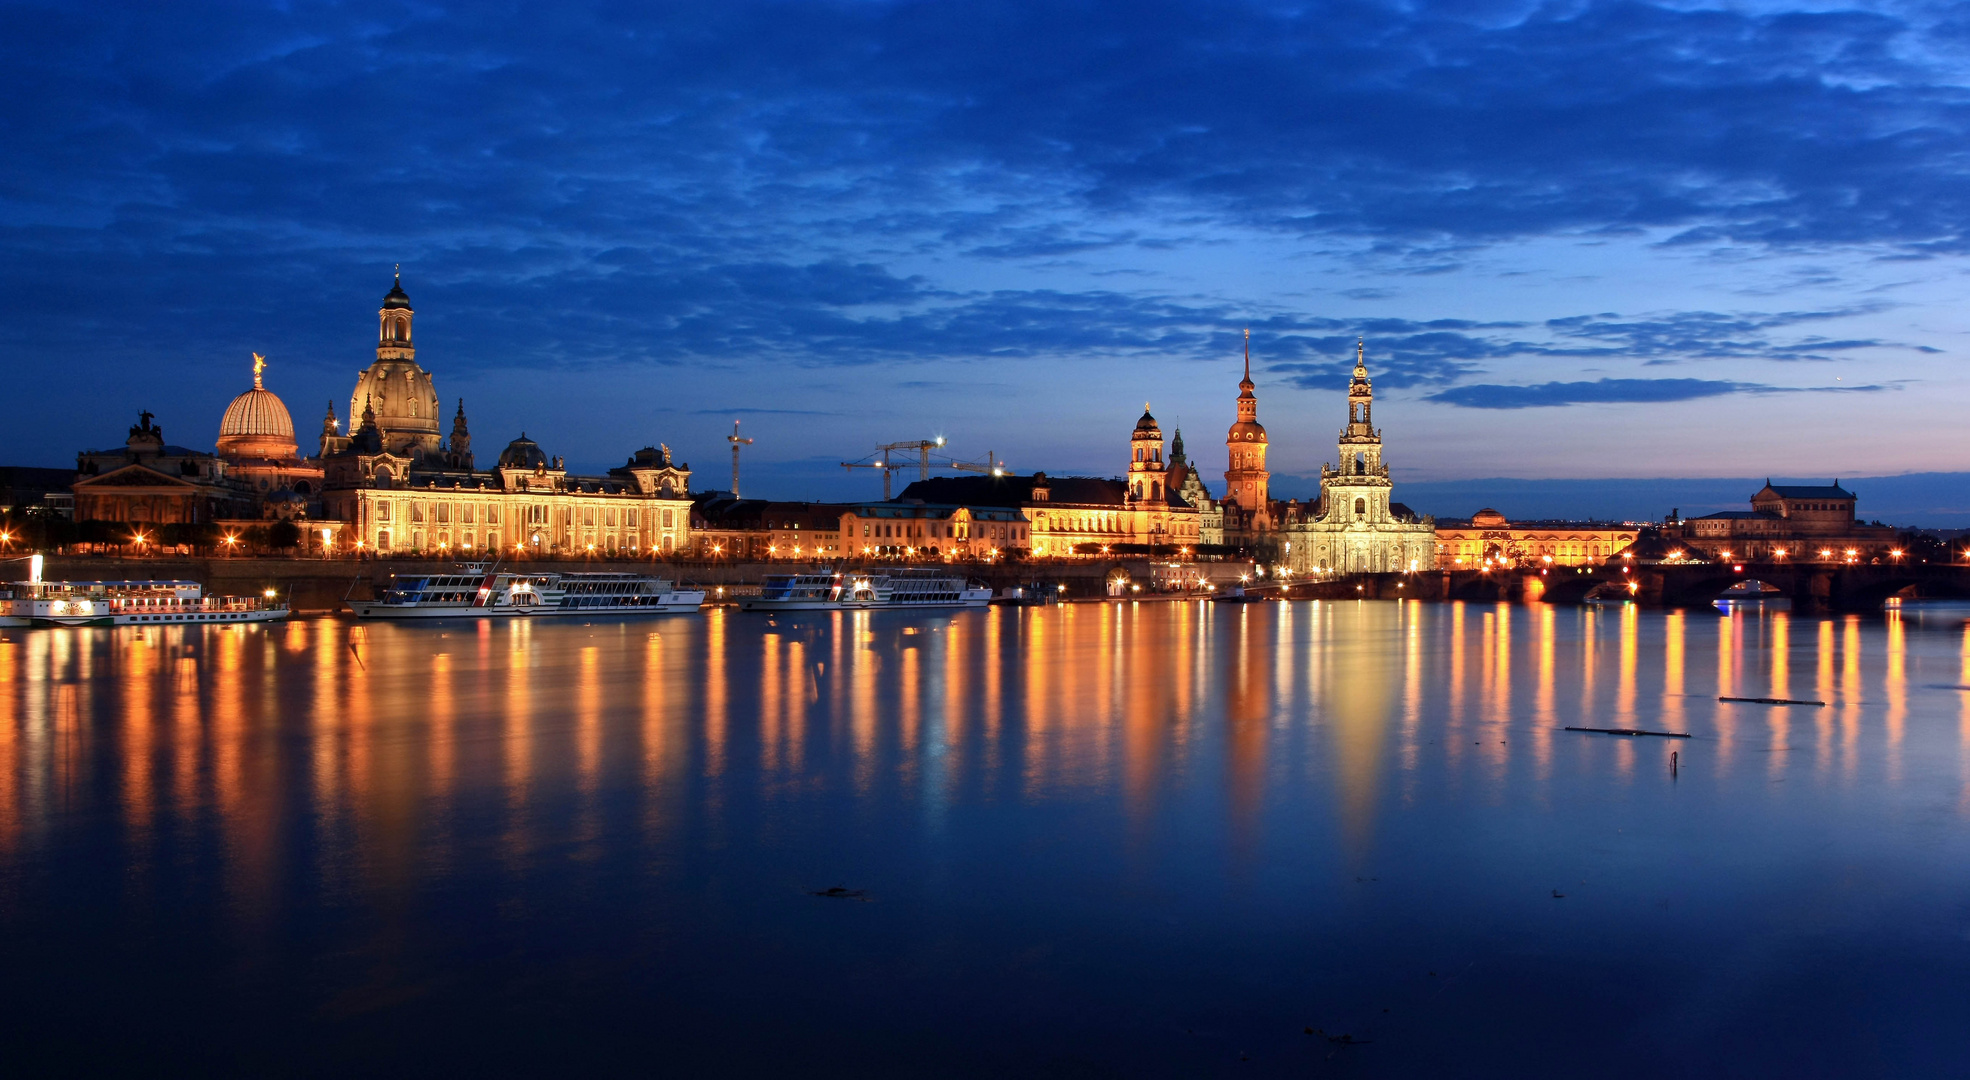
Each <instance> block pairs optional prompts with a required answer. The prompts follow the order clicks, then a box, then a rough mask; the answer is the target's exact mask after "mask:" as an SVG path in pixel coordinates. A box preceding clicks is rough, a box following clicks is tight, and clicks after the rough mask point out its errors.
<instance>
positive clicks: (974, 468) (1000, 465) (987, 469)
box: [942, 450, 1006, 476]
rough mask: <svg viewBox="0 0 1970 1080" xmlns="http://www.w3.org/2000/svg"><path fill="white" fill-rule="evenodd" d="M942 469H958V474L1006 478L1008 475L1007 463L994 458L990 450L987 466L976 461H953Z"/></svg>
mask: <svg viewBox="0 0 1970 1080" xmlns="http://www.w3.org/2000/svg"><path fill="white" fill-rule="evenodd" d="M942 467H943V468H947V469H956V470H957V471H958V472H975V473H987V474H989V475H992V476H1004V475H1005V474H1006V463H1005V462H1003V461H1000V460H999V459H998V458H995V457H993V456H992V452H991V451H990V450H987V451H985V464H983V465H980V464H978V463H977V462H975V461H952V462H946V463H945V464H944V465H943V466H942Z"/></svg>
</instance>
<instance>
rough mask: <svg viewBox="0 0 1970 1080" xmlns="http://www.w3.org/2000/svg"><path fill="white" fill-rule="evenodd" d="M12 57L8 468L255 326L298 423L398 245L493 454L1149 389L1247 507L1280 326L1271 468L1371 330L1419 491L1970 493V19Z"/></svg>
mask: <svg viewBox="0 0 1970 1080" xmlns="http://www.w3.org/2000/svg"><path fill="white" fill-rule="evenodd" d="M0 71H4V72H5V73H6V74H5V75H4V76H0V78H4V79H5V81H6V93H5V94H4V95H0V145H4V147H5V151H6V152H5V153H3V154H0V234H4V238H5V239H4V243H0V364H4V367H5V370H6V371H7V372H8V373H9V374H10V375H11V382H12V384H13V386H14V387H15V390H16V393H17V395H19V396H17V397H16V399H15V404H16V407H15V408H14V409H11V410H9V413H10V415H9V419H8V421H7V423H6V424H4V425H0V463H7V464H20V465H62V464H65V463H68V462H72V461H73V459H74V453H75V452H76V451H77V450H80V449H83V448H93V447H103V446H112V445H116V444H118V443H120V442H121V441H122V438H123V435H124V432H125V430H126V429H127V427H128V426H129V425H130V424H131V423H132V422H134V420H135V416H136V413H137V412H138V410H140V409H149V410H151V411H153V412H155V413H156V414H157V416H158V421H159V423H160V424H161V425H162V426H163V428H164V430H165V432H166V435H167V437H168V438H169V439H170V440H171V441H172V442H174V443H181V444H183V445H188V446H198V447H210V446H211V444H212V442H213V440H214V439H215V438H216V435H217V430H216V429H217V425H218V420H219V416H220V414H221V413H222V412H223V410H224V408H225V405H226V403H227V402H228V401H229V400H230V399H231V397H232V396H233V395H234V394H237V393H239V392H240V391H241V390H244V389H245V388H247V387H248V386H249V385H251V372H250V367H251V362H252V359H251V354H252V353H254V352H260V353H263V354H265V355H267V356H268V358H269V361H270V364H271V366H270V367H269V369H268V372H267V385H268V386H269V388H271V389H273V390H275V391H276V392H278V393H279V394H281V395H282V397H283V398H284V399H285V401H286V402H287V404H288V406H289V408H290V410H291V412H292V413H293V415H294V418H295V426H296V429H297V432H298V433H299V434H300V435H301V438H302V440H303V442H304V444H305V443H307V442H309V441H311V440H312V437H313V435H314V433H316V432H318V431H319V430H320V425H321V421H322V417H323V413H324V411H325V407H326V406H327V405H328V403H330V402H336V403H337V408H338V410H339V411H346V402H347V399H348V395H349V393H350V389H351V387H352V386H353V385H354V380H355V376H356V373H357V372H358V371H359V370H360V369H361V368H362V367H363V366H365V365H366V364H367V363H368V362H369V361H370V360H371V359H372V358H373V355H374V353H373V350H374V346H375V340H376V309H377V307H378V305H379V304H380V302H381V299H382V296H383V293H384V292H385V291H387V290H388V288H389V286H390V281H391V273H392V268H393V267H395V266H397V265H399V264H400V265H401V266H402V273H403V284H404V288H405V290H406V291H407V292H408V293H409V294H410V296H411V299H412V303H413V305H414V306H415V308H416V311H417V325H416V340H417V345H418V359H419V361H420V362H421V363H422V364H423V365H424V366H425V367H426V368H427V369H428V370H430V371H431V372H433V374H434V375H435V377H436V380H437V385H438V390H439V393H440V394H441V395H442V396H444V397H445V399H446V401H447V408H449V407H450V405H451V403H452V401H453V399H458V398H462V399H463V400H464V402H465V407H466V410H467V413H468V416H469V418H470V423H471V427H472V431H473V439H474V447H475V450H477V452H478V454H479V457H480V460H481V462H482V463H484V462H486V461H489V460H490V459H491V458H492V457H493V456H494V455H495V454H496V453H497V451H498V449H499V447H501V446H503V445H504V444H505V443H506V441H507V440H509V439H511V438H513V437H515V436H517V435H519V434H520V433H521V432H522V431H525V432H526V433H527V434H528V435H529V436H530V437H532V438H534V439H535V440H537V441H538V442H540V443H541V444H542V446H543V447H545V448H546V449H547V451H548V452H549V453H553V454H559V455H562V456H565V457H566V458H567V459H568V461H569V463H570V465H571V466H576V467H581V468H590V469H600V468H604V467H607V466H610V465H614V464H620V463H621V462H622V460H624V459H625V458H626V457H627V456H628V455H629V454H630V453H631V452H633V451H634V450H636V449H637V448H639V447H642V446H646V445H650V444H652V443H657V442H663V443H666V444H668V445H669V446H671V447H672V449H673V450H674V451H675V452H676V454H677V455H678V456H679V458H681V459H682V460H684V461H688V462H690V463H691V465H692V466H693V468H694V469H695V470H696V473H697V475H696V477H695V478H694V486H699V487H704V488H711V487H726V486H729V470H730V454H729V446H728V444H727V443H726V441H725V438H724V436H725V435H727V434H729V433H730V432H731V430H732V423H733V421H734V420H738V421H741V422H742V429H743V432H744V434H746V435H747V436H750V437H753V438H754V439H755V440H756V442H755V443H754V444H752V445H751V446H749V447H747V448H746V450H745V451H744V454H745V465H744V468H745V476H746V480H745V483H744V487H745V489H746V494H748V495H764V496H774V497H781V498H872V497H876V496H877V495H879V493H880V489H881V481H880V476H879V475H878V474H877V473H875V472H874V471H871V470H858V471H853V472H851V471H849V470H844V469H842V468H840V467H839V463H840V462H843V461H851V460H857V459H865V458H867V457H868V455H869V454H870V452H871V450H872V449H873V447H874V446H875V445H876V444H878V443H882V442H892V441H903V440H915V439H921V438H929V437H943V438H945V439H947V440H948V446H949V448H950V452H951V454H952V455H953V456H954V457H958V458H970V459H974V460H982V459H983V458H984V457H985V455H986V454H987V453H988V452H990V453H991V454H993V455H995V457H996V458H997V459H1002V460H1004V461H1006V462H1007V463H1008V464H1009V465H1010V467H1012V468H1014V469H1017V470H1020V471H1026V470H1032V469H1045V470H1047V471H1049V472H1051V473H1054V474H1070V473H1078V474H1091V475H1112V474H1116V473H1119V472H1121V471H1122V470H1123V469H1124V468H1125V460H1126V457H1127V451H1128V440H1129V433H1130V430H1131V428H1132V427H1133V424H1134V422H1135V418H1136V417H1137V416H1138V415H1139V414H1140V410H1141V407H1142V405H1143V404H1144V403H1145V402H1147V403H1149V405H1150V408H1151V409H1152V410H1153V411H1154V412H1155V414H1156V416H1157V417H1158V418H1159V420H1161V422H1162V424H1163V426H1164V429H1165V431H1166V432H1167V431H1169V430H1171V429H1172V428H1174V427H1177V426H1181V427H1182V429H1183V433H1184V440H1185V444H1186V449H1187V450H1188V451H1189V453H1190V455H1191V456H1192V458H1193V459H1195V460H1196V461H1197V462H1198V464H1199V466H1200V468H1201V469H1202V471H1203V473H1204V475H1205V478H1206V479H1207V481H1208V482H1209V483H1210V485H1211V486H1212V488H1213V489H1214V490H1216V491H1221V490H1222V484H1223V482H1222V479H1221V473H1222V471H1223V469H1224V467H1225V452H1224V446H1223V432H1224V430H1225V428H1226V427H1228V426H1229V425H1230V423H1231V422H1232V420H1233V419H1234V418H1235V417H1234V404H1233V403H1234V400H1235V398H1236V395H1237V385H1236V384H1237V381H1238V378H1239V375H1240V365H1241V363H1242V353H1241V349H1242V344H1243V333H1244V331H1245V330H1246V329H1247V328H1249V329H1250V331H1251V351H1252V373H1253V379H1254V381H1255V382H1256V383H1257V384H1258V394H1259V417H1260V420H1261V421H1262V422H1263V423H1265V424H1266V426H1267V428H1268V430H1269V432H1270V437H1271V463H1272V469H1273V473H1274V481H1273V490H1274V492H1275V494H1277V495H1279V496H1281V497H1284V496H1288V495H1298V496H1301V497H1305V496H1307V495H1310V494H1312V493H1314V492H1315V491H1317V488H1318V479H1317V478H1318V475H1319V470H1320V466H1321V464H1322V463H1323V462H1326V461H1331V460H1333V459H1334V441H1335V438H1336V435H1337V433H1338V431H1339V429H1340V427H1341V426H1342V424H1343V422H1344V421H1345V414H1346V404H1345V401H1346V397H1345V394H1346V383H1347V373H1348V371H1349V370H1350V368H1351V367H1352V364H1353V359H1354V351H1355V343H1356V341H1357V340H1360V341H1363V342H1364V343H1365V348H1366V351H1367V359H1368V364H1369V369H1370V372H1371V374H1372V376H1373V377H1374V380H1375V388H1376V410H1375V417H1376V420H1377V422H1378V423H1379V424H1380V425H1381V427H1382V429H1383V433H1384V438H1385V441H1386V451H1385V457H1386V460H1388V461H1389V462H1390V464H1391V465H1392V467H1393V470H1394V476H1395V479H1396V481H1397V485H1398V487H1397V497H1398V499H1400V498H1403V493H1404V489H1403V488H1402V486H1401V485H1402V484H1403V483H1405V482H1411V483H1415V484H1417V485H1418V488H1417V490H1418V492H1419V493H1431V494H1432V498H1434V499H1435V500H1437V501H1439V502H1440V503H1441V505H1440V506H1430V505H1418V506H1417V509H1419V510H1423V511H1430V510H1437V511H1438V512H1441V513H1445V514H1452V513H1468V512H1469V510H1470V509H1471V508H1470V507H1466V506H1463V505H1461V503H1462V502H1464V501H1468V500H1465V499H1459V498H1457V497H1455V496H1456V493H1457V491H1458V488H1457V486H1456V482H1459V481H1467V480H1472V479H1478V478H1497V477H1512V478H1529V479H1551V480H1567V481H1575V480H1594V479H1606V478H1635V477H1650V478H1689V479H1692V480H1694V479H1712V480H1714V479H1717V478H1734V477H1759V478H1762V477H1763V476H1765V475H1767V474H1783V475H1786V476H1792V477H1796V478H1801V479H1805V478H1820V480H1821V482H1824V480H1825V479H1830V478H1833V477H1836V476H1839V477H1848V476H1855V477H1858V476H1870V477H1888V476H1897V475H1900V474H1922V475H1923V476H1926V477H1932V478H1933V479H1931V480H1927V481H1924V483H1925V484H1926V485H1927V486H1925V487H1922V489H1921V490H1922V492H1923V494H1921V495H1920V496H1919V497H1918V498H1916V500H1915V503H1916V510H1915V511H1912V513H1917V514H1926V515H1928V521H1927V523H1949V522H1955V521H1957V519H1959V518H1960V519H1961V522H1962V523H1964V524H1970V476H1966V475H1965V474H1964V472H1963V471H1964V470H1970V425H1966V424H1964V423H1963V422H1962V416H1963V415H1964V412H1965V408H1964V406H1965V403H1966V401H1970V375H1966V374H1965V370H1964V364H1963V355H1964V353H1965V350H1966V347H1970V340H1967V339H1966V334H1967V333H1970V313H1966V310H1965V307H1964V305H1963V304H1962V303H1960V298H1961V297H1962V296H1963V293H1964V286H1965V284H1966V270H1970V182H1966V181H1970V142H1966V138H1965V136H1966V132H1967V131H1970V87H1966V85H1965V84H1966V75H1970V15H1966V9H1965V8H1964V7H1963V6H1961V5H1956V6H1951V5H1929V4H1825V5H1805V4H1731V5H1722V6H1714V5H1698V4H1647V3H1560V4H1528V3H1486V2H1472V3H1451V4H1415V3H1328V4H1306V5H1293V4H1241V3H1233V2H1222V0H1220V2H1209V3H1203V2H1199V3H1175V2H1157V0H1129V2H1127V3H1107V4H1094V3H1049V4H1000V3H992V2H986V0H966V2H963V3H952V2H937V3H888V2H876V0H862V2H852V3H791V2H782V3H749V2H745V0H731V2H726V0H722V2H720V3H718V4H689V3H686V4H639V3H602V4H594V3H580V2H568V0H557V2H555V3H551V4H549V3H542V4H526V3H485V4H476V5H461V6H450V5H446V4H443V3H409V4H402V3H391V2H388V0H365V2H364V3H360V4H342V3H311V2H292V3H282V4H267V5H254V4H206V3H200V2H198V0H180V2H175V3H172V4H168V5H160V4H116V3H93V4H74V3H36V2H28V3H15V2H5V3H0ZM343 419H344V420H345V421H346V419H347V418H346V417H343ZM908 478H909V476H908V474H906V475H905V476H903V477H900V478H899V481H906V480H907V479H908ZM1550 490H1561V489H1558V488H1554V489H1550ZM1565 490H1579V489H1578V488H1577V487H1573V488H1567V489H1565ZM1749 494H1750V492H1749V491H1746V492H1744V495H1745V496H1746V497H1747V498H1748V496H1749ZM1862 494H1863V498H1862V506H1861V507H1860V510H1861V513H1862V514H1863V516H1867V515H1868V514H1869V511H1870V509H1871V508H1870V507H1869V506H1868V505H1867V496H1866V493H1865V492H1863V493H1862ZM1411 501H1412V502H1417V501H1419V500H1411ZM1500 509H1501V510H1504V511H1505V512H1506V513H1507V514H1508V515H1509V514H1512V513H1513V512H1514V511H1513V508H1511V507H1500ZM1663 509H1666V507H1664V508H1658V507H1656V506H1654V504H1653V502H1650V503H1648V504H1647V505H1637V507H1636V508H1635V509H1634V510H1633V511H1632V512H1633V513H1636V514H1640V513H1642V512H1649V513H1660V512H1661V511H1662V510H1663ZM1683 509H1684V511H1685V512H1686V513H1687V512H1688V510H1689V507H1688V506H1687V505H1685V506H1684V507H1683ZM1522 516H1531V515H1529V514H1528V515H1522ZM1541 516H1551V515H1549V514H1544V513H1542V514H1541Z"/></svg>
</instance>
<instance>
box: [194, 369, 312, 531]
mask: <svg viewBox="0 0 1970 1080" xmlns="http://www.w3.org/2000/svg"><path fill="white" fill-rule="evenodd" d="M266 366H267V361H266V358H265V357H263V356H261V355H259V354H258V353H255V354H254V355H253V386H252V388H251V389H249V390H247V391H246V392H244V393H242V394H240V395H239V396H238V397H236V398H234V399H233V400H232V403H231V404H229V405H227V406H226V412H225V415H224V416H222V417H221V418H220V420H219V443H218V449H219V456H220V457H222V458H224V459H225V460H226V465H227V475H228V476H230V477H231V478H232V480H233V481H234V482H235V483H237V484H239V485H241V486H242V487H245V488H247V489H248V490H249V491H251V492H252V493H253V495H254V498H255V499H256V500H257V501H258V502H259V503H260V508H261V516H263V517H280V518H290V519H291V518H303V517H308V516H310V515H309V513H308V504H309V502H310V500H312V499H314V498H316V497H317V496H319V495H320V493H321V484H322V468H321V463H320V462H318V461H314V460H311V459H308V458H304V457H302V456H301V453H300V447H299V445H298V444H297V443H296V442H295V441H294V420H293V419H292V418H291V417H290V416H289V415H288V412H287V405H286V404H285V403H284V402H282V401H281V399H280V397H279V396H278V395H276V394H275V393H274V392H273V391H271V390H269V389H267V388H266V386H265V385H264V384H263V381H262V372H264V371H265V370H266Z"/></svg>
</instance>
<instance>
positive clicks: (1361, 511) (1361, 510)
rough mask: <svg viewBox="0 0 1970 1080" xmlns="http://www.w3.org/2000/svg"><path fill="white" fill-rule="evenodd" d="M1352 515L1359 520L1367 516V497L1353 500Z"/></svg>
mask: <svg viewBox="0 0 1970 1080" xmlns="http://www.w3.org/2000/svg"><path fill="white" fill-rule="evenodd" d="M1354 516H1355V518H1356V519H1357V520H1359V519H1361V518H1365V517H1367V516H1368V500H1367V499H1356V500H1354Z"/></svg>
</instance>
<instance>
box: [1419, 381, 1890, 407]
mask: <svg viewBox="0 0 1970 1080" xmlns="http://www.w3.org/2000/svg"><path fill="white" fill-rule="evenodd" d="M1888 389H1892V387H1891V386H1887V385H1878V384H1877V385H1865V386H1837V387H1836V386H1816V387H1785V386H1766V385H1763V384H1759V383H1741V382H1731V381H1728V380H1723V379H1596V380H1593V381H1591V382H1548V383H1538V384H1534V385H1530V386H1506V385H1498V384H1485V383H1477V384H1472V385H1468V386H1453V387H1451V388H1449V389H1447V390H1439V391H1437V392H1436V393H1434V394H1430V395H1427V396H1426V397H1424V399H1423V400H1425V401H1436V402H1442V403H1443V404H1446V405H1456V406H1458V407H1460V408H1466V409H1537V408H1547V407H1552V406H1558V405H1602V404H1653V403H1660V402H1668V401H1694V400H1696V399H1698V398H1709V397H1722V396H1724V395H1727V394H1795V393H1824V392H1834V393H1840V392H1851V391H1858V392H1862V393H1869V392H1878V391H1882V390H1888Z"/></svg>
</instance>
